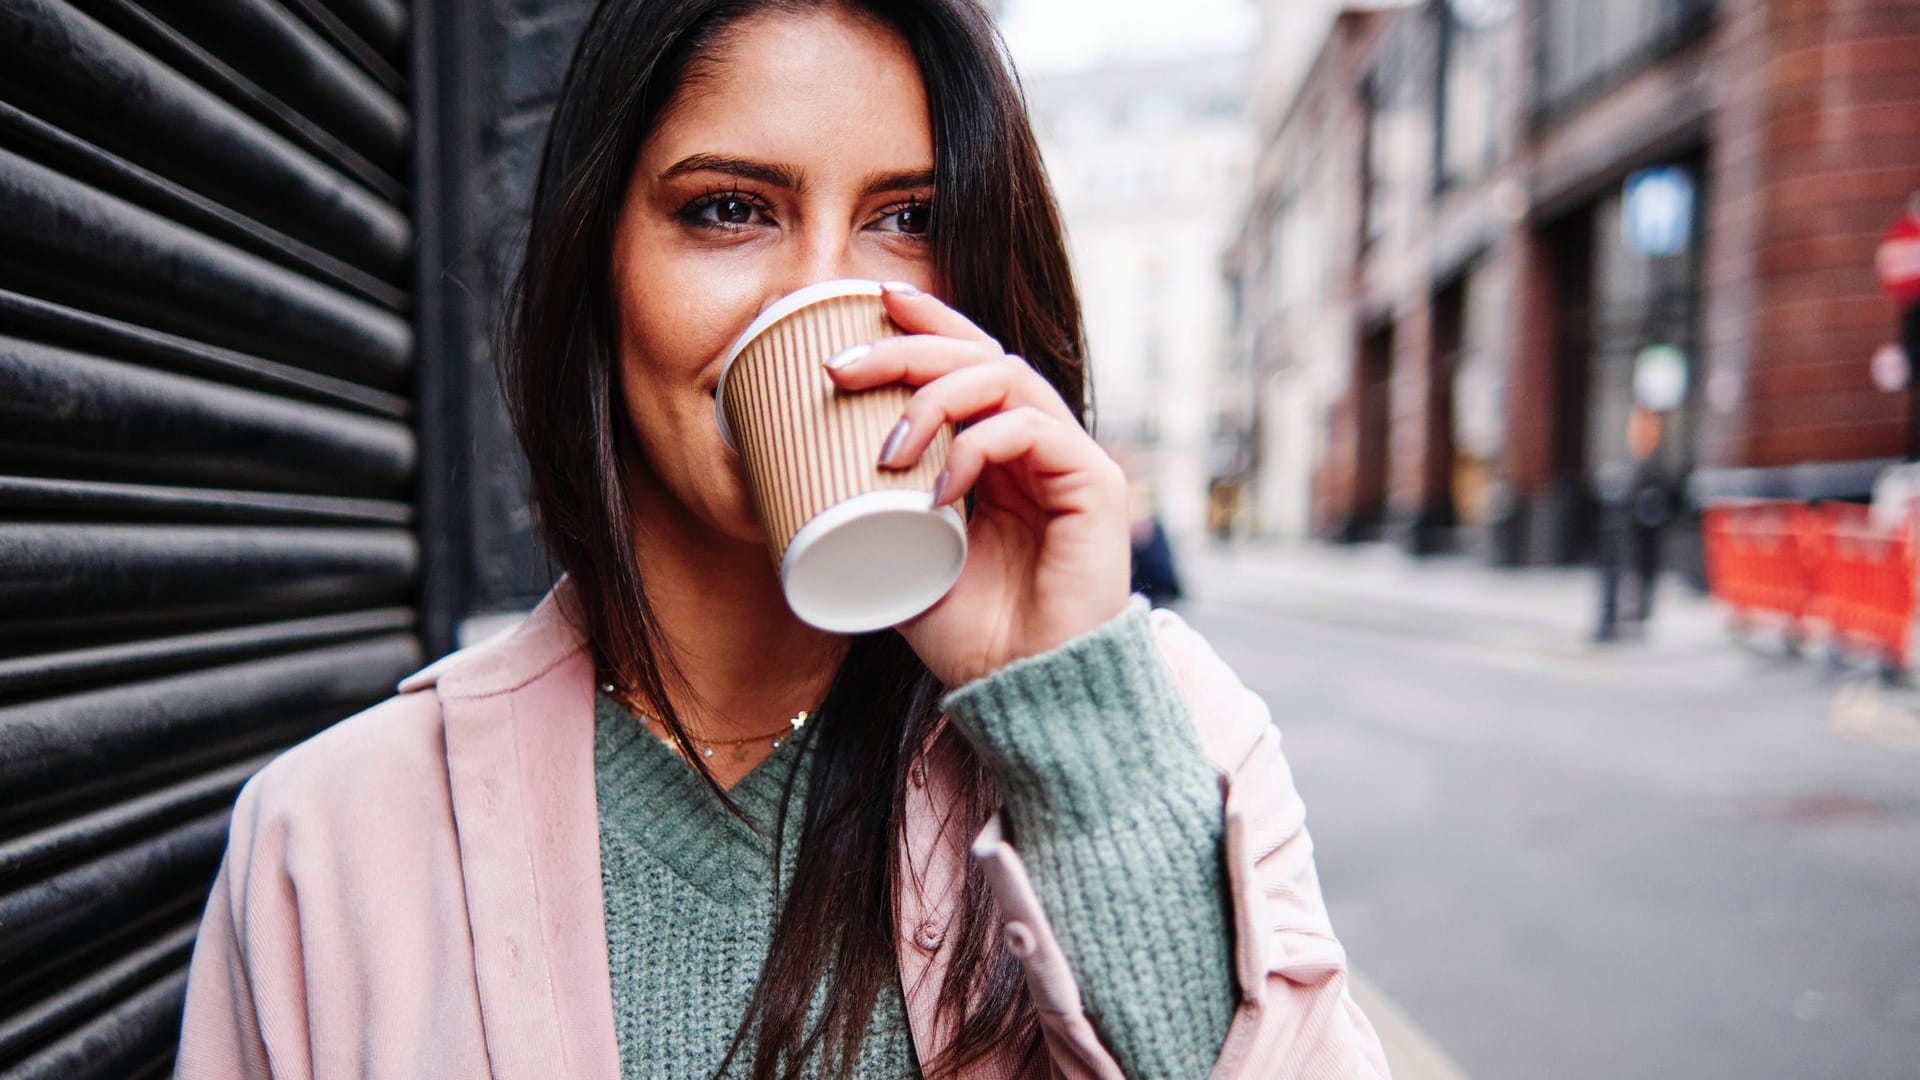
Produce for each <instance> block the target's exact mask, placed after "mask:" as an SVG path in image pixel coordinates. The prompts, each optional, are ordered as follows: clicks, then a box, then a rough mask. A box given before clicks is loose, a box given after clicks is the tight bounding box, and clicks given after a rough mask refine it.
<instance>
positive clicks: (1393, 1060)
mask: <svg viewBox="0 0 1920 1080" xmlns="http://www.w3.org/2000/svg"><path fill="white" fill-rule="evenodd" d="M1347 985H1348V987H1349V989H1351V990H1352V992H1353V1001H1354V1004H1356V1005H1358V1006H1360V1011H1361V1012H1364V1013H1366V1014H1367V1019H1368V1020H1371V1021H1373V1030H1374V1033H1375V1034H1377V1035H1379V1036H1380V1045H1381V1046H1382V1047H1384V1048H1385V1049H1386V1051H1387V1067H1388V1068H1389V1069H1391V1070H1392V1072H1393V1076H1394V1080H1467V1074H1466V1072H1465V1071H1464V1070H1462V1069H1461V1068H1460V1066H1459V1065H1458V1064H1457V1063H1456V1062H1455V1061H1454V1060H1453V1059H1452V1058H1450V1057H1448V1056H1447V1052H1446V1051H1445V1050H1442V1049H1440V1044H1439V1043H1436V1042H1434V1041H1433V1038H1432V1036H1429V1035H1428V1034H1427V1033H1426V1032H1425V1031H1424V1030H1422V1029H1421V1027H1420V1025H1419V1024H1416V1023H1414V1021H1413V1017H1411V1016H1408V1015H1407V1013H1406V1010H1404V1009H1402V1008H1400V1006H1398V1005H1395V1004H1394V1003H1393V999H1391V998H1389V997H1387V995H1386V994H1385V993H1384V992H1382V991H1381V989H1380V988H1379V987H1378V986H1375V985H1374V984H1373V982H1372V981H1371V980H1370V979H1368V978H1367V977H1366V976H1365V975H1362V974H1360V972H1359V971H1357V970H1354V969H1352V968H1349V969H1347Z"/></svg>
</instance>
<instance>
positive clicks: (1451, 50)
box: [1434, 0, 1515, 189]
mask: <svg viewBox="0 0 1920 1080" xmlns="http://www.w3.org/2000/svg"><path fill="white" fill-rule="evenodd" d="M1512 14H1513V4H1512V2H1511V0H1450V2H1449V3H1448V4H1447V5H1446V8H1445V10H1443V11H1442V12H1441V13H1440V64H1439V74H1440V86H1439V114H1440V115H1439V119H1440V123H1439V127H1438V130H1437V132H1436V133H1435V146H1434V182H1435V186H1436V187H1437V188H1441V189H1444V188H1447V187H1450V186H1453V185H1456V184H1462V183H1469V182H1471V181H1473V180H1476V179H1478V178H1479V177H1481V176H1483V175H1485V174H1486V173H1487V172H1488V170H1490V169H1492V168H1493V165H1494V163H1495V162H1496V161H1497V160H1498V157H1499V153H1500V149H1501V147H1500V101H1501V99H1502V98H1503V97H1504V96H1505V94H1504V91H1505V87H1506V82H1507V79H1506V70H1505V66H1504V64H1503V63H1502V52H1503V49H1504V47H1505V41H1504V40H1503V31H1506V30H1507V29H1509V28H1511V27H1512V26H1514V25H1515V24H1514V22H1513V19H1512Z"/></svg>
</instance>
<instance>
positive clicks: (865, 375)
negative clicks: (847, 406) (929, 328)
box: [826, 334, 1006, 390]
mask: <svg viewBox="0 0 1920 1080" xmlns="http://www.w3.org/2000/svg"><path fill="white" fill-rule="evenodd" d="M1005 359H1006V354H1005V353H1003V352H1001V351H1000V346H998V345H995V344H994V343H993V342H991V341H969V340H964V339H961V338H954V337H944V336H940V335H935V334H917V335H914V336H911V337H892V338H882V339H881V340H879V341H876V342H874V343H873V344H871V345H855V346H854V347H853V348H851V349H846V350H843V351H841V352H838V353H835V354H834V355H832V356H830V357H828V358H827V359H826V367H827V374H828V376H829V377H831V378H832V379H833V384H834V385H835V386H838V387H839V388H840V389H842V390H871V389H873V388H874V387H876V386H886V385H887V384H889V383H906V384H907V385H909V386H921V385H924V384H926V383H930V382H932V381H933V380H935V379H937V378H939V377H940V376H942V375H946V374H948V373H950V372H954V371H959V370H960V369H961V368H964V367H971V366H974V365H977V364H990V363H994V362H997V361H1003V360H1005Z"/></svg>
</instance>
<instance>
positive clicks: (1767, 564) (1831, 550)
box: [1701, 500, 1916, 677]
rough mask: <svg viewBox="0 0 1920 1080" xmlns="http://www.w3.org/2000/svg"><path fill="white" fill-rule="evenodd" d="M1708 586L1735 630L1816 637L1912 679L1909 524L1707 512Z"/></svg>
mask: <svg viewBox="0 0 1920 1080" xmlns="http://www.w3.org/2000/svg"><path fill="white" fill-rule="evenodd" d="M1701 531H1702V535H1703V537H1704V540H1705V545H1706V561H1707V579H1708V582H1709V584H1710V586H1711V588H1712V591H1713V595H1714V596H1715V598H1717V599H1718V600H1720V601H1721V602H1722V603H1724V604H1726V605H1728V606H1729V607H1730V608H1732V610H1733V619H1734V627H1735V629H1736V630H1739V631H1745V630H1748V629H1750V628H1751V627H1752V626H1753V625H1754V624H1755V623H1756V622H1757V621H1759V620H1762V619H1764V620H1769V621H1774V622H1778V623H1780V624H1781V625H1782V626H1783V629H1784V631H1785V634H1786V637H1787V641H1788V643H1789V646H1790V647H1792V648H1795V649H1797V648H1798V646H1799V645H1800V644H1801V643H1803V642H1805V641H1807V640H1809V638H1810V637H1812V636H1813V634H1814V633H1815V632H1816V631H1818V632H1819V633H1821V634H1823V635H1824V636H1825V637H1826V639H1827V641H1828V643H1829V644H1830V645H1831V646H1832V648H1833V649H1834V650H1835V651H1836V652H1837V653H1851V654H1855V655H1863V656H1864V657H1865V658H1867V659H1869V660H1872V661H1873V662H1875V663H1876V664H1878V665H1879V666H1880V667H1881V669H1882V671H1884V672H1886V673H1887V674H1888V675H1889V676H1890V677H1892V676H1896V675H1900V674H1903V673H1904V672H1905V671H1906V670H1907V656H1908V649H1909V646H1910V643H1911V638H1912V633H1911V631H1912V625H1913V617H1914V609H1915V559H1916V552H1915V536H1914V525H1913V521H1912V519H1910V518H1909V519H1907V520H1905V521H1903V522H1902V523H1901V524H1900V525H1898V526H1896V527H1892V528H1888V527H1885V526H1881V525H1876V524H1875V523H1874V521H1873V519H1872V518H1871V516H1870V513H1869V511H1868V509H1867V508H1866V507H1865V506H1860V505H1855V504H1851V503H1820V504H1816V505H1812V506H1808V505H1802V504H1800V503H1795V502H1790V501H1783V500H1756V501H1751V502H1741V503H1726V504H1722V505H1718V506H1713V507H1710V508H1709V509H1708V510H1707V512H1706V514H1705V516H1704V519H1703V522H1702V526H1701Z"/></svg>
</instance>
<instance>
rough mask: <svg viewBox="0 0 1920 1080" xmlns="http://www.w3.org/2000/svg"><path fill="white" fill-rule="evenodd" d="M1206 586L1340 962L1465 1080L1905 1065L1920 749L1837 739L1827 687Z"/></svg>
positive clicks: (1787, 668)
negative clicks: (1287, 765) (1296, 798)
mask: <svg viewBox="0 0 1920 1080" xmlns="http://www.w3.org/2000/svg"><path fill="white" fill-rule="evenodd" d="M1204 595H1206V596H1210V597H1213V598H1214V599H1213V600H1212V601H1211V602H1201V603H1196V604H1195V605H1193V606H1191V607H1190V608H1189V609H1188V610H1187V612H1186V614H1187V617H1188V618H1189V620H1190V621H1191V622H1192V623H1194V625H1195V626H1196V627H1198V628H1199V629H1200V630H1201V631H1202V632H1203V633H1205V634H1206V635H1207V636H1208V637H1209V639H1210V640H1211V641H1212V642H1213V644H1214V646H1215V648H1216V649H1218V650H1219V651H1220V653H1221V654H1222V655H1223V656H1224V657H1225V658H1226V659H1227V661H1228V662H1229V663H1230V664H1232V665H1233V666H1234V668H1235V669H1236V670H1237V671H1238V672H1239V673H1240V675H1241V677H1242V678H1243V679H1244V680H1245V681H1246V682H1248V683H1249V685H1251V686H1252V687H1253V688H1254V689H1255V690H1256V691H1258V692H1259V693H1260V694H1261V695H1262V696H1263V697H1264V698H1265V699H1266V701H1267V702H1268V703H1269V705H1270V706H1271V708H1272V710H1273V713H1274V717H1275V720H1276V722H1277V723H1278V724H1279V726H1280V728H1281V730H1282V732H1283V734H1284V736H1285V740H1286V748H1287V754H1288V758H1289V760H1290V762H1291V764H1292V766H1293V769H1294V775H1295V778H1296V781H1297V782H1298V784H1299V787H1300V789H1301V791H1302V793H1303V794H1304V796H1305V798H1306V801H1307V806H1308V810H1309V819H1308V820H1309V826H1310V828H1311V829H1312V831H1313V834H1314V838H1315V844H1316V847H1317V850H1318V853H1319V855H1318V857H1319V866H1320V871H1321V876H1322V880H1323V883H1324V886H1325V890H1326V894H1327V897H1328V902H1329V906H1330V907H1331V909H1332V913H1333V918H1334V924H1335V927H1336V929H1337V930H1338V931H1339V932H1340V934H1341V937H1342V938H1343V939H1344V941H1345V942H1346V944H1347V947H1348V950H1349V954H1350V956H1351V958H1352V960H1353V963H1354V965H1355V967H1356V968H1357V969H1358V970H1359V971H1360V972H1361V973H1362V975H1363V976H1364V977H1365V978H1366V979H1368V980H1370V981H1371V983H1372V984H1374V985H1375V986H1376V987H1378V988H1379V990H1380V991H1381V992H1383V993H1384V994H1385V995H1386V996H1387V997H1388V998H1390V999H1391V1000H1392V1002H1393V1003H1394V1004H1395V1005H1397V1006H1398V1009H1399V1010H1400V1011H1403V1012H1404V1013H1406V1014H1407V1015H1408V1017H1409V1018H1410V1019H1411V1020H1412V1021H1413V1022H1414V1023H1416V1024H1417V1025H1418V1027H1419V1028H1420V1029H1424V1032H1425V1034H1426V1036H1427V1037H1428V1038H1430V1039H1431V1040H1432V1041H1433V1042H1434V1043H1435V1044H1437V1045H1438V1047H1439V1048H1440V1049H1441V1050H1442V1051H1444V1053H1445V1055H1446V1056H1448V1057H1450V1058H1451V1059H1452V1061H1453V1063H1454V1064H1455V1065H1457V1066H1458V1069H1459V1072H1461V1073H1464V1074H1465V1075H1466V1076H1468V1077H1471V1078H1472V1080H1542V1078H1553V1080H1582V1078H1587V1077H1592V1078H1595V1080H1599V1078H1607V1080H1617V1078H1623V1077H1625V1078H1641V1077H1649V1078H1652V1077H1689V1078H1698V1080H1708V1078H1717V1077H1726V1078H1729V1080H1731V1078H1736V1077H1737V1078H1741V1080H1764V1078H1780V1080H1789V1078H1792V1080H1803V1078H1809V1077H1820V1078H1825V1077H1834V1078H1848V1080H1873V1078H1883V1077H1884V1078H1908V1080H1911V1078H1914V1077H1920V750H1915V749H1914V748H1912V747H1902V746H1893V745H1881V744H1875V743H1863V742H1849V741H1846V740H1843V739H1841V738H1840V737H1838V736H1836V735H1835V734H1834V733H1833V732H1832V731H1831V730H1830V728H1829V727H1828V721H1827V716H1828V708H1829V705H1830V703H1831V702H1832V700H1833V698H1834V696H1835V694H1836V692H1837V691H1838V690H1839V689H1840V688H1841V686H1842V685H1843V682H1842V678H1841V676H1839V675H1836V674H1833V673H1831V672H1829V671H1828V670H1826V669H1824V668H1823V666H1822V665H1821V664H1820V663H1819V662H1818V661H1817V660H1793V659H1786V658H1770V657H1768V656H1766V655H1762V654H1759V653H1756V652H1753V651H1743V650H1740V649H1737V648H1734V647H1733V646H1732V645H1730V644H1727V643H1725V642H1722V641H1709V642H1707V643H1706V644H1704V645H1695V646H1694V647H1689V648H1684V649H1672V648H1667V649H1660V648H1655V647H1652V646H1639V647H1635V646H1627V647H1622V648H1619V649H1616V650H1614V651H1593V650H1567V649H1531V648H1526V647H1524V646H1520V645H1510V644H1509V645H1502V644H1489V643H1488V642H1487V641H1486V640H1480V639H1483V638H1485V637H1486V635H1476V634H1474V633H1473V632H1472V627H1471V626H1466V625H1459V626H1454V625H1450V624H1449V623H1448V621H1447V620H1446V618H1445V617H1444V616H1442V615H1439V614H1430V615H1428V616H1425V617H1421V618H1416V619H1411V620H1406V621H1404V622H1403V623H1395V622H1394V620H1390V619H1371V620H1368V619H1354V620H1344V619H1329V618H1326V617H1324V616H1323V615H1321V614H1318V613H1316V611H1315V607H1316V605H1312V604H1309V605H1304V606H1300V605H1290V604H1287V603H1279V602H1276V603H1262V602H1261V599H1260V597H1259V595H1258V594H1257V590H1256V591H1255V592H1252V593H1245V592H1238V591H1233V592H1230V591H1228V590H1226V589H1222V588H1219V587H1217V585H1216V587H1215V588H1213V589H1211V590H1208V591H1207V592H1206V593H1205V594H1204ZM1226 597H1232V602H1231V603H1227V602H1224V599H1225V598H1226ZM1319 606H1326V605H1319ZM1709 614H1710V613H1709ZM1456 631H1457V632H1456ZM1393 1050H1394V1047H1393V1045H1392V1040H1391V1039H1390V1040H1389V1052H1390V1053H1392V1052H1393ZM1405 1080H1420V1078H1419V1077H1417V1076H1407V1077H1406V1078H1405Z"/></svg>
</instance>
